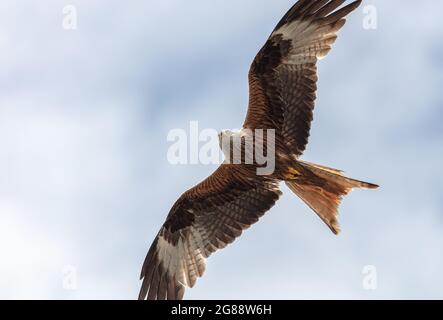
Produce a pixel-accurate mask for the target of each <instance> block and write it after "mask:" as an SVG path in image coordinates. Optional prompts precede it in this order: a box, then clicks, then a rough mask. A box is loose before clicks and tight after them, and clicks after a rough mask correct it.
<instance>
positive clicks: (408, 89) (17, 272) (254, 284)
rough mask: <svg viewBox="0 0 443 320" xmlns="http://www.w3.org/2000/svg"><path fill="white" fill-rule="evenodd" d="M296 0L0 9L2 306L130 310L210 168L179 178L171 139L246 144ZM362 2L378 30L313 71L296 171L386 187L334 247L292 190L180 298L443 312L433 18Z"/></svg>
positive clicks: (358, 21) (360, 198) (440, 33)
mask: <svg viewBox="0 0 443 320" xmlns="http://www.w3.org/2000/svg"><path fill="white" fill-rule="evenodd" d="M293 2H294V1H292V0H277V1H276V0H272V1H270V0H242V1H233V0H211V1H210V2H209V1H205V0H192V1H186V2H185V1H178V0H161V1H154V0H153V1H149V2H140V1H138V2H130V3H127V2H122V1H117V0H111V1H109V0H107V1H104V0H96V1H87V0H73V1H69V2H67V1H56V0H46V1H44V2H42V1H39V2H38V3H37V2H36V1H30V0H27V1H25V0H3V1H1V2H0V69H1V70H2V72H0V177H1V179H0V261H1V263H0V298H2V299H16V298H21V299H134V298H136V297H137V294H138V290H139V286H140V282H139V280H138V276H139V273H140V269H141V265H142V263H143V260H144V257H145V254H146V252H147V250H148V248H149V246H150V244H151V242H152V240H153V239H154V237H155V235H156V233H157V231H158V229H159V228H160V226H161V225H162V223H163V222H164V219H165V218H166V215H167V213H168V211H169V209H170V207H171V206H172V205H173V203H174V202H175V200H176V199H177V198H178V196H179V195H180V194H181V193H182V192H184V191H185V190H186V189H188V188H189V187H191V186H193V185H194V184H196V183H198V182H199V181H201V180H202V179H204V178H205V177H206V176H208V175H209V174H210V173H211V172H212V171H213V170H214V169H215V168H216V167H215V166H204V165H193V166H174V165H171V164H169V163H168V161H167V159H166V155H167V150H168V147H169V146H170V144H171V143H170V142H168V141H167V139H166V138H167V135H168V132H169V131H170V130H172V129H175V128H179V129H185V130H187V128H188V127H189V123H190V121H193V120H197V121H198V122H199V125H200V127H201V128H202V129H203V128H213V129H224V128H238V127H240V126H241V124H242V123H243V119H244V116H245V114H246V106H247V99H248V93H247V90H248V86H247V72H248V68H249V65H250V63H251V62H252V59H253V58H254V56H255V54H256V53H257V52H258V50H259V49H260V47H261V46H262V45H263V44H264V42H265V40H266V38H267V36H268V35H269V33H270V32H271V31H272V29H273V28H274V26H275V25H276V23H277V22H278V20H279V19H280V18H281V17H282V16H283V14H284V13H285V12H286V10H287V9H288V8H289V7H290V6H291V5H292V4H293ZM365 2H366V4H367V5H373V6H375V8H376V9H377V17H378V25H377V29H376V30H365V29H364V28H363V19H364V13H363V8H361V9H359V10H358V11H357V12H355V13H354V14H353V15H352V16H351V18H350V19H349V20H348V24H347V25H346V26H345V28H344V29H343V31H342V32H341V33H340V35H339V39H338V41H337V43H336V44H335V46H334V49H333V51H332V52H331V54H330V55H329V56H328V57H327V58H326V59H324V60H323V61H321V62H320V64H319V76H320V81H319V91H318V100H317V107H316V110H315V120H314V123H313V127H312V134H311V138H310V144H309V145H308V149H307V152H306V154H305V155H304V157H303V159H305V160H308V161H311V162H315V163H319V164H324V165H328V166H332V167H336V168H339V169H344V170H345V171H346V172H347V174H348V175H350V176H351V177H354V178H358V179H363V180H368V181H371V182H375V183H378V184H380V185H381V188H380V189H379V190H377V191H356V192H354V193H352V194H351V195H350V196H348V197H347V198H346V199H345V200H344V202H343V205H342V206H341V209H340V212H341V216H340V222H341V227H342V234H341V235H340V236H339V237H336V236H334V235H333V234H332V233H331V232H330V231H329V229H328V228H327V227H326V226H325V225H323V223H322V222H321V221H320V219H319V218H318V217H317V216H316V215H315V214H314V213H313V212H311V210H310V209H309V208H308V207H307V206H306V205H304V204H303V203H302V202H301V201H300V200H299V199H297V198H296V197H295V196H294V195H292V194H291V193H290V191H289V190H288V189H286V188H285V187H282V190H283V193H284V196H283V197H282V199H281V200H280V201H279V202H278V203H277V205H276V206H275V207H274V208H273V209H272V210H271V211H270V212H269V213H268V214H267V215H266V216H265V217H264V218H263V219H262V220H261V221H260V222H259V223H258V224H256V225H254V226H253V227H252V228H251V229H250V230H248V231H247V232H246V233H245V234H244V235H243V236H242V237H241V238H240V239H239V240H237V241H236V242H235V243H234V245H231V246H229V247H228V248H226V249H224V250H223V251H219V252H218V253H216V254H215V255H213V256H212V257H211V258H210V259H209V260H208V262H207V270H206V273H205V275H204V277H203V278H202V279H200V280H199V281H198V282H197V285H196V287H195V288H194V289H192V290H187V293H186V296H185V298H188V299H218V298H220V299H308V298H319V299H343V298H349V299H363V298H367V299H393V298H394V299H403V298H407V299H409V298H419V299H423V298H440V299H441V298H443V290H442V288H441V286H442V284H443V273H442V272H441V270H443V255H442V254H441V252H442V250H443V200H442V199H443V194H442V190H443V169H442V168H443V167H442V166H441V163H442V160H443V159H442V158H443V144H442V138H443V127H442V125H441V121H442V117H443V96H442V91H441V88H442V87H443V63H442V61H443V59H442V58H443V43H442V42H441V39H443V21H442V20H441V17H440V13H441V11H442V9H443V7H442V2H441V1H437V0H428V1H422V2H420V3H417V1H412V0H390V1H382V0H367V1H365ZM67 4H70V5H74V6H75V8H76V10H77V15H78V25H77V29H76V30H65V29H64V28H63V27H62V22H63V18H64V16H63V11H62V10H63V7H64V6H65V5H67ZM365 266H374V267H375V268H376V271H377V273H376V275H377V287H376V288H375V290H365V288H364V286H363V280H364V275H363V274H362V270H363V269H364V268H365ZM67 274H69V275H70V276H69V277H68V279H67Z"/></svg>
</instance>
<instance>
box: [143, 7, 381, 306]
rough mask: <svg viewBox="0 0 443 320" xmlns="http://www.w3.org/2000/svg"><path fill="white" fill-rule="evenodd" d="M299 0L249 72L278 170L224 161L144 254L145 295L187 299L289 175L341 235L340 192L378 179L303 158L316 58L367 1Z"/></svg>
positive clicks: (250, 118) (253, 107) (254, 107)
mask: <svg viewBox="0 0 443 320" xmlns="http://www.w3.org/2000/svg"><path fill="white" fill-rule="evenodd" d="M344 2H345V1H343V0H300V1H298V2H297V3H296V4H295V5H294V6H293V7H292V8H291V9H290V10H289V11H288V12H287V13H286V15H285V16H284V17H283V18H282V20H281V21H280V22H279V23H278V24H277V27H276V28H275V29H274V31H273V32H272V34H271V36H270V37H269V39H268V41H267V42H266V43H265V45H264V47H263V48H262V49H261V50H260V52H259V53H258V54H257V56H256V57H255V59H254V61H253V63H252V65H251V69H250V72H249V89H250V99H249V108H248V114H247V116H246V120H245V122H244V125H243V128H244V129H274V130H275V135H276V168H275V171H274V172H273V173H272V174H270V175H265V176H262V175H257V174H256V169H257V167H258V164H257V163H256V162H254V163H253V164H246V163H241V164H228V163H224V164H222V165H221V166H220V167H219V168H218V169H217V170H216V171H215V172H214V173H213V174H212V175H211V176H210V177H208V178H207V179H206V180H204V181H203V182H201V183H200V184H199V185H197V186H196V187H194V188H192V189H190V190H189V191H187V192H186V193H184V194H183V195H182V196H181V197H180V198H179V199H178V200H177V202H176V203H175V205H174V206H173V207H172V209H171V211H170V212H169V215H168V217H167V219H166V222H165V223H164V225H163V227H162V228H161V229H160V232H159V233H158V235H157V237H156V238H155V240H154V243H153V244H152V246H151V248H150V249H149V252H148V254H147V257H146V259H145V262H144V265H143V269H142V273H141V278H142V279H143V284H142V288H141V290H140V294H139V298H140V299H146V298H147V299H159V300H163V299H170V300H174V299H182V298H183V294H184V290H185V288H186V287H193V286H194V285H195V283H196V280H197V278H198V277H201V276H202V275H203V273H204V271H205V259H206V258H208V257H209V256H210V255H211V254H212V253H213V252H215V251H216V250H218V249H222V248H224V247H226V246H227V245H228V244H230V243H232V242H233V241H234V240H235V239H236V238H237V237H239V236H240V235H241V234H242V232H243V231H244V230H246V229H248V228H249V227H250V226H251V225H252V224H254V223H255V222H257V221H258V220H259V219H260V217H262V216H263V215H264V214H265V213H266V212H267V211H268V210H269V209H270V208H271V207H272V206H274V204H275V203H276V202H277V200H278V199H279V197H280V196H281V192H280V190H279V183H280V182H282V181H284V182H285V183H286V184H287V185H288V187H289V188H290V189H291V190H292V191H293V192H294V193H295V194H296V195H297V196H299V197H300V198H301V199H302V200H303V201H304V202H305V203H306V204H307V205H308V206H309V207H311V208H312V209H313V210H314V211H315V212H316V213H317V214H318V215H319V217H320V218H321V219H322V220H323V221H324V222H325V223H326V224H327V225H328V226H329V228H330V229H331V230H332V231H333V232H334V233H336V234H337V233H339V226H338V222H337V214H338V211H337V210H338V206H339V204H340V201H341V198H342V197H343V196H345V195H346V194H348V193H349V192H350V191H351V190H352V189H353V188H376V187H377V186H376V185H373V184H370V183H367V182H362V181H358V180H354V179H350V178H347V177H345V176H343V174H342V172H341V171H339V170H336V169H332V168H328V167H325V166H320V165H315V164H312V163H308V162H305V161H301V160H299V159H298V157H299V156H300V155H302V153H303V151H304V150H305V148H306V145H307V143H308V138H309V131H310V126H311V121H312V119H313V109H314V102H315V98H316V91H317V84H316V82H317V66H316V64H317V61H318V59H320V58H322V57H324V56H325V55H326V54H327V53H328V52H329V51H330V49H331V46H332V44H333V43H334V42H335V40H336V39H337V32H338V31H339V30H340V29H341V28H342V27H343V26H344V24H345V20H344V17H345V16H346V15H348V14H349V13H350V12H351V11H353V10H355V9H356V8H357V7H358V6H359V5H360V3H361V0H359V1H354V2H352V3H351V4H349V5H347V6H344V7H342V8H341V9H339V7H340V6H341V5H342V4H343V3H344Z"/></svg>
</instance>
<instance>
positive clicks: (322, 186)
mask: <svg viewBox="0 0 443 320" xmlns="http://www.w3.org/2000/svg"><path fill="white" fill-rule="evenodd" d="M299 163H300V164H301V165H302V166H303V167H304V168H305V169H307V172H308V173H310V174H308V175H306V176H302V177H299V178H297V179H294V180H288V181H286V185H287V186H288V187H289V189H291V190H292V192H294V193H295V194H296V195H297V196H298V197H300V199H302V200H303V201H304V202H305V203H306V204H307V205H308V206H309V207H310V208H311V209H312V210H313V211H315V213H317V215H318V216H319V217H320V218H321V219H322V220H323V221H324V222H325V223H326V225H327V226H328V227H329V228H330V229H331V230H332V232H333V233H334V234H339V233H340V226H339V223H338V220H337V217H338V207H339V205H340V203H341V200H342V198H343V197H344V196H345V195H347V194H348V193H349V192H350V191H351V190H352V189H354V188H365V189H376V188H378V186H377V185H375V184H372V183H368V182H364V181H359V180H355V179H351V178H348V177H345V176H344V175H343V172H342V171H340V170H337V169H332V168H328V167H325V166H321V165H317V164H313V163H309V162H304V161H300V162H299Z"/></svg>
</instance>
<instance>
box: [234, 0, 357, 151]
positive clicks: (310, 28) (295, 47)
mask: <svg viewBox="0 0 443 320" xmlns="http://www.w3.org/2000/svg"><path fill="white" fill-rule="evenodd" d="M344 2H345V1H344V0H300V1H298V2H297V3H296V4H295V5H294V6H293V7H292V8H291V9H290V10H289V12H288V13H287V14H286V15H285V16H284V17H283V19H282V20H281V21H280V22H279V23H278V25H277V27H276V28H275V30H274V31H273V33H272V34H271V36H270V38H269V39H268V41H267V42H266V44H265V45H264V47H263V48H262V49H261V50H260V52H259V53H258V54H257V56H256V57H255V60H254V62H253V63H252V66H251V69H250V72H249V91H250V93H249V95H250V96H249V109H248V114H247V116H246V121H245V123H244V125H243V126H244V127H245V128H249V129H269V128H274V129H276V133H277V137H278V138H279V139H281V140H282V141H283V142H284V143H285V145H286V146H287V148H288V150H289V152H290V153H292V154H294V155H296V156H300V155H301V154H302V153H303V152H304V150H305V148H306V145H307V143H308V138H309V131H310V128H311V122H312V119H313V109H314V102H315V99H316V91H317V66H316V63H317V61H318V59H320V58H323V57H324V56H326V55H327V54H328V52H329V51H330V50H331V46H332V44H333V43H334V42H335V40H336V39H337V32H338V31H339V30H340V29H341V28H342V27H343V26H344V24H345V22H346V20H345V19H344V17H346V16H347V15H348V14H349V13H350V12H352V11H353V10H355V9H356V8H357V7H358V6H359V5H360V3H361V0H359V1H354V2H352V3H351V4H349V5H347V6H345V7H343V8H341V9H339V10H336V9H337V8H338V7H340V6H341V5H342V4H343V3H344Z"/></svg>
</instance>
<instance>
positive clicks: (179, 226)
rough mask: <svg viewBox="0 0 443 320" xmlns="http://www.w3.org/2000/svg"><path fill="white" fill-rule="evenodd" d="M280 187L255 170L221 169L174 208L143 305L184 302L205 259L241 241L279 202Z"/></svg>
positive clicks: (146, 275)
mask: <svg viewBox="0 0 443 320" xmlns="http://www.w3.org/2000/svg"><path fill="white" fill-rule="evenodd" d="M280 195H281V192H280V190H279V188H278V182H276V181H274V180H270V179H269V177H264V176H257V175H256V174H255V169H254V168H252V167H251V168H249V167H247V166H235V165H227V164H223V165H221V166H220V167H219V168H218V169H217V170H216V171H215V173H214V174H213V175H212V176H210V177H209V178H207V179H206V180H205V181H203V182H202V183H200V184H199V185H198V186H196V187H195V188H193V189H191V190H189V191H187V192H186V193H185V194H184V195H183V196H182V197H181V198H180V199H179V200H178V201H177V202H176V204H175V205H174V206H173V208H172V209H171V212H170V213H169V215H168V217H167V219H166V222H165V223H164V225H163V227H162V228H161V230H160V232H159V233H158V235H157V237H156V239H155V240H154V243H153V244H152V246H151V248H150V249H149V252H148V254H147V257H146V259H145V263H144V265H143V269H142V273H141V278H142V279H143V284H142V288H141V290H140V295H139V299H145V298H148V299H158V300H164V299H169V300H178V299H182V297H183V294H184V289H185V287H193V286H194V284H195V282H196V280H197V278H198V277H201V276H202V275H203V272H204V271H205V259H206V258H207V257H209V256H210V255H211V254H212V253H213V252H214V251H216V250H217V249H222V248H224V247H226V246H227V245H228V244H230V243H232V242H233V241H234V240H235V239H236V238H237V237H239V236H240V235H241V234H242V232H243V230H245V229H247V228H249V227H250V226H251V225H252V224H254V223H255V222H257V221H258V219H259V218H260V217H261V216H263V215H264V213H265V212H266V211H268V210H269V209H270V208H271V207H272V206H273V205H274V204H275V202H276V201H277V200H278V198H279V197H280Z"/></svg>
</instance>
